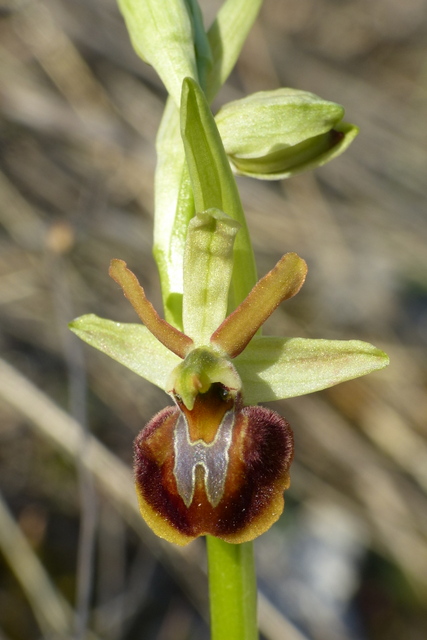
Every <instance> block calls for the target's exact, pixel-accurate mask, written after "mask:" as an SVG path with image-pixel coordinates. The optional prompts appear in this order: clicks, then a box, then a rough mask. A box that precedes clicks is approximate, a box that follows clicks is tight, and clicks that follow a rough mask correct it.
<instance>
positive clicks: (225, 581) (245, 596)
mask: <svg viewBox="0 0 427 640" xmlns="http://www.w3.org/2000/svg"><path fill="white" fill-rule="evenodd" d="M206 542H207V550H208V564H209V591H210V608H211V640H226V639H227V640H228V639H230V640H258V629H257V614H256V610H257V606H256V604H257V588H256V578H255V562H254V554H253V543H252V542H245V543H243V544H229V543H228V542H224V541H223V540H219V539H218V538H213V537H212V536H207V537H206Z"/></svg>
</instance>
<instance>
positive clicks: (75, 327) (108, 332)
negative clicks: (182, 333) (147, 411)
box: [69, 314, 182, 390]
mask: <svg viewBox="0 0 427 640" xmlns="http://www.w3.org/2000/svg"><path fill="white" fill-rule="evenodd" d="M69 327H70V329H71V331H73V332H74V333H75V334H76V335H77V336H78V337H79V338H81V339H82V340H83V341H84V342H87V343H88V344H90V345H91V346H92V347H95V349H99V351H102V352H103V353H106V354H107V355H108V356H110V358H113V360H117V362H120V364H123V365H124V366H125V367H127V368H128V369H131V371H134V372H135V373H137V374H138V375H139V376H141V377H142V378H145V379H146V380H148V381H149V382H152V383H153V384H155V385H157V386H158V387H160V388H161V389H163V390H166V388H167V381H168V377H169V375H170V373H171V371H172V370H173V369H174V368H175V367H176V366H177V365H178V364H179V363H180V362H182V360H181V358H179V357H178V356H176V355H175V354H174V353H172V351H169V349H167V348H166V347H164V346H163V345H162V344H161V343H160V342H159V341H158V340H157V338H155V337H154V336H153V335H152V334H151V333H150V332H149V331H148V329H147V328H146V327H144V326H143V325H141V324H128V323H122V322H113V321H112V320H105V319H104V318H98V316H96V315H94V314H88V315H85V316H81V317H80V318H76V320H73V321H72V322H70V324H69Z"/></svg>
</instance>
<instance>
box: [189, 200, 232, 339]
mask: <svg viewBox="0 0 427 640" xmlns="http://www.w3.org/2000/svg"><path fill="white" fill-rule="evenodd" d="M238 229H239V224H238V223H237V222H236V221H235V220H233V219H232V218H230V217H229V216H227V215H225V213H223V212H222V211H220V210H219V209H208V210H207V211H204V212H203V213H198V214H197V215H196V216H195V217H194V218H193V219H192V220H191V221H190V223H189V225H188V232H187V241H186V245H185V251H184V301H183V323H184V332H185V333H186V334H187V335H188V336H191V338H192V339H193V341H194V343H195V345H196V346H201V345H207V344H209V340H210V337H211V335H212V333H213V332H214V331H215V329H216V328H217V327H218V326H219V325H220V324H221V322H222V321H223V320H224V318H225V316H226V314H227V304H228V290H229V287H230V281H231V274H232V272H233V244H234V239H235V237H236V233H237V231H238Z"/></svg>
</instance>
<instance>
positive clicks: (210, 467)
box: [173, 408, 235, 508]
mask: <svg viewBox="0 0 427 640" xmlns="http://www.w3.org/2000/svg"><path fill="white" fill-rule="evenodd" d="M234 416H235V412H234V408H233V409H231V410H230V411H227V412H226V413H225V415H224V417H223V419H222V422H221V424H220V425H219V427H218V431H217V433H216V435H215V438H214V440H213V441H212V442H209V443H206V442H204V440H195V441H194V442H192V441H191V440H190V434H189V430H188V423H187V420H186V417H185V415H184V414H183V413H181V414H180V416H179V418H178V420H177V422H176V425H175V433H174V451H175V464H174V468H173V473H174V476H175V479H176V484H177V488H178V493H179V495H180V496H181V498H182V499H183V501H184V504H185V506H186V507H187V508H188V507H189V506H190V505H191V503H192V501H193V497H194V491H195V486H196V467H197V465H200V466H201V467H202V468H203V469H204V482H205V490H206V495H207V498H208V500H209V502H210V503H211V505H212V506H213V507H216V506H217V505H218V504H219V502H220V500H221V498H222V496H223V495H224V486H225V480H226V478H227V468H228V457H229V456H228V451H229V449H230V445H231V440H232V435H233V425H234Z"/></svg>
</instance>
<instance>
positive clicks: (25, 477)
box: [0, 0, 427, 640]
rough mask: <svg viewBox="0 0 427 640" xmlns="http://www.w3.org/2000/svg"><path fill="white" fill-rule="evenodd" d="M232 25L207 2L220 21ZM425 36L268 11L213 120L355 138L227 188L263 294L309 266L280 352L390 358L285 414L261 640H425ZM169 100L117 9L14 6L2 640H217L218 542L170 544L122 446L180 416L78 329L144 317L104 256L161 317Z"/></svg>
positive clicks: (4, 63) (407, 23)
mask: <svg viewBox="0 0 427 640" xmlns="http://www.w3.org/2000/svg"><path fill="white" fill-rule="evenodd" d="M218 4H219V3H218V2H216V1H215V2H214V1H212V0H210V1H208V0H205V1H204V2H203V3H202V6H203V8H204V11H205V18H206V25H209V24H210V22H211V21H212V19H213V16H214V15H215V12H216V9H217V7H218ZM426 36H427V0H405V2H402V1H401V0H375V2H372V1H371V0H345V1H344V0H279V1H277V0H265V2H264V6H263V8H262V11H261V14H260V17H259V19H258V21H257V23H256V25H255V26H254V28H253V30H252V32H251V34H250V37H249V39H248V41H247V43H246V45H245V48H244V51H243V53H242V55H241V57H240V59H239V62H238V64H237V66H236V69H235V71H234V72H233V74H232V76H231V77H230V80H229V82H228V83H227V85H226V86H225V87H224V88H223V89H222V91H221V93H220V94H219V96H218V97H217V99H216V100H215V103H214V110H216V109H218V108H219V106H220V105H221V104H223V103H224V102H227V101H229V100H232V99H236V98H239V97H242V96H244V95H247V94H248V93H250V92H254V91H259V90H266V89H274V88H277V87H280V86H291V87H296V88H299V89H305V90H308V91H311V92H313V93H317V94H318V95H320V96H322V97H323V98H326V99H329V100H332V101H335V102H338V103H340V104H343V105H344V106H345V107H346V119H347V120H348V121H350V122H354V123H355V124H357V125H359V126H360V128H361V133H360V135H359V137H358V138H357V139H356V141H355V142H354V143H353V145H352V146H351V147H350V149H349V150H348V151H347V152H346V153H345V154H344V155H343V156H342V157H340V158H339V159H336V160H334V161H332V162H331V163H330V164H328V165H327V166H325V167H323V168H321V169H318V170H316V171H315V172H314V173H310V174H307V175H300V176H297V177H294V178H292V179H291V180H289V181H284V182H277V183H265V182H264V183H261V182H256V181H252V180H249V179H239V180H238V184H239V188H240V191H241V196H242V200H243V204H244V208H245V210H246V213H247V217H248V223H249V227H250V231H251V234H252V238H253V241H254V246H255V251H256V257H257V263H258V269H259V273H260V274H261V275H262V274H264V273H265V272H267V271H268V270H269V269H270V268H271V267H272V266H273V264H274V263H275V262H276V261H277V260H278V258H279V257H280V256H281V255H282V254H283V253H285V252H286V251H296V252H298V253H299V254H300V255H301V256H303V257H304V258H305V259H306V260H307V262H308V264H309V276H308V280H307V283H306V285H305V286H304V288H303V290H302V291H301V293H300V294H299V295H298V296H297V297H296V298H295V299H293V300H292V301H289V302H287V303H286V304H285V305H283V306H282V307H281V308H280V309H279V310H278V311H277V312H275V314H274V315H273V317H272V318H271V319H270V320H269V323H268V325H267V327H266V332H267V333H269V332H270V333H275V334H278V335H286V336H307V337H313V338H317V337H322V338H330V339H350V338H359V339H362V340H366V341H368V342H372V343H373V344H375V345H376V346H378V347H380V348H382V349H383V350H385V351H387V352H388V353H389V355H390V357H391V364H390V366H389V367H388V368H387V369H385V370H384V371H381V372H377V373H375V374H372V375H370V376H368V377H366V378H362V379H359V380H355V381H352V382H347V383H345V384H342V385H340V386H338V387H336V388H332V389H330V390H327V391H324V392H321V393H316V394H314V395H312V396H307V397H302V398H296V399H293V400H289V401H287V402H283V403H276V404H275V405H274V408H275V409H276V410H278V411H279V412H281V413H282V414H283V415H285V416H286V417H287V419H288V420H289V422H290V423H291V425H292V426H293V429H294V433H295V440H296V457H295V462H294V464H293V468H292V486H291V489H290V490H289V491H288V492H287V494H286V502H287V504H286V508H285V512H284V514H283V516H282V518H281V520H280V521H279V522H278V523H277V524H276V525H275V526H274V527H273V528H272V529H271V530H270V531H269V532H268V533H267V534H265V535H264V536H262V537H261V538H260V539H259V540H258V541H257V542H256V545H255V548H256V555H257V566H258V574H259V586H260V626H261V631H262V637H263V638H265V640H303V638H306V639H309V640H383V639H386V638H387V640H421V639H424V638H425V637H426V628H427V606H426V604H427V441H426V439H427V430H426V428H427V424H426V423H427V420H426V416H427V399H426V383H427V365H426V354H427V250H426V241H427V221H426V206H425V202H426V199H425V196H426V186H425V180H426V169H427V153H426V144H427V124H426V123H427V118H426V107H427V45H426V42H427V40H426ZM164 102H165V92H164V90H163V87H162V85H161V83H160V81H159V79H158V78H157V76H156V74H155V73H154V72H153V70H152V69H151V68H149V67H148V66H147V65H145V64H144V63H143V62H142V61H141V60H139V59H138V58H137V56H136V54H134V52H133V50H132V48H131V46H130V44H129V41H128V37H127V33H126V31H125V28H124V25H123V22H122V19H121V17H120V15H119V12H118V9H117V7H116V3H115V2H114V0H2V1H1V2H0V140H1V152H0V323H1V324H0V329H1V333H0V349H1V359H0V485H1V499H0V639H1V640H33V639H35V640H36V639H37V640H38V639H39V638H40V639H42V638H43V639H62V638H75V639H76V640H78V639H80V638H88V639H94V640H96V639H105V640H196V639H197V640H204V639H207V638H208V637H209V631H208V626H207V623H206V620H207V585H206V578H205V555H204V542H203V541H202V540H197V541H195V542H194V543H192V544H190V545H189V546H188V547H185V548H183V549H180V548H178V547H174V546H172V545H169V544H166V543H162V541H160V540H159V539H157V538H155V537H154V535H153V534H151V532H150V531H148V530H147V528H146V527H145V525H144V523H143V522H142V520H141V519H140V518H139V516H138V513H137V506H136V499H135V496H134V490H133V486H132V481H131V471H130V469H131V461H132V441H133V439H134V437H135V436H136V434H137V433H138V431H139V430H140V429H141V428H142V426H143V425H144V424H145V423H146V422H147V421H148V420H149V419H150V418H151V416H152V415H153V414H154V413H155V412H156V411H158V410H160V409H161V408H162V407H164V406H165V405H166V404H168V403H169V401H168V398H167V397H166V396H165V394H163V393H162V392H161V391H159V390H158V389H156V388H154V387H153V386H151V385H149V384H148V383H146V382H145V381H144V380H142V379H141V378H138V377H137V376H136V375H134V374H132V373H131V372H130V371H128V370H127V369H125V368H123V367H121V366H120V365H118V364H117V363H115V362H114V361H112V360H110V359H109V358H108V357H106V356H104V355H102V354H100V353H98V352H96V351H95V350H93V349H90V348H89V347H86V345H83V344H81V343H79V342H78V340H77V339H76V338H74V336H73V335H72V334H71V333H70V332H69V331H68V329H67V322H68V321H69V320H71V319H72V318H73V317H75V316H78V315H81V314H84V313H90V312H93V313H96V314H97V315H99V316H103V317H107V318H113V319H116V320H118V321H132V322H134V321H135V316H134V313H133V311H132V309H131V307H130V305H128V303H127V302H126V300H125V299H124V297H123V296H122V295H121V293H120V292H119V291H118V290H117V286H115V285H114V284H113V283H112V281H111V280H110V279H109V278H108V275H107V269H108V264H109V261H110V259H111V258H113V257H116V258H122V259H124V260H126V262H127V263H128V264H129V266H130V267H131V268H132V269H133V270H134V271H135V272H136V273H137V274H138V277H139V278H140V281H141V283H142V284H143V286H144V287H145V289H146V291H147V294H148V296H149V298H150V299H151V300H152V301H153V303H154V304H155V306H156V307H157V309H159V310H160V309H161V298H160V294H159V281H158V275H157V272H156V267H155V263H154V261H153V258H152V255H151V244H152V232H153V179H154V170H155V163H156V157H155V148H154V140H155V135H156V131H157V127H158V125H159V122H160V118H161V114H162V109H163V104H164ZM86 629H88V630H89V631H87V632H86ZM224 640H233V639H224Z"/></svg>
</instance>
